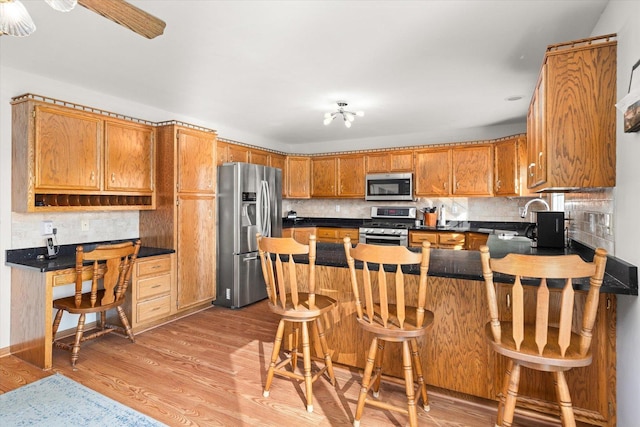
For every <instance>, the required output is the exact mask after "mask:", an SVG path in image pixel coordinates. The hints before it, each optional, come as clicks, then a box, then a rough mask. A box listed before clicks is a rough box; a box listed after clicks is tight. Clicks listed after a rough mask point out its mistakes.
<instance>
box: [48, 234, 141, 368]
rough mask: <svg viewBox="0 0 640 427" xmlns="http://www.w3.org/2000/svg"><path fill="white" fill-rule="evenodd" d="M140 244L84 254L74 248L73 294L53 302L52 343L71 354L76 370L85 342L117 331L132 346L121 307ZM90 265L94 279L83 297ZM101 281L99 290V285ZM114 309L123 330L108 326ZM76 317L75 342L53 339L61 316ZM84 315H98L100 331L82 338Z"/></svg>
mask: <svg viewBox="0 0 640 427" xmlns="http://www.w3.org/2000/svg"><path fill="white" fill-rule="evenodd" d="M139 250H140V240H138V241H137V242H136V243H135V245H134V244H133V243H132V242H125V243H118V244H114V245H100V246H97V247H96V248H95V249H93V250H91V251H89V252H85V251H84V247H83V246H81V245H80V246H78V247H77V248H76V290H75V294H74V295H73V296H70V297H66V298H60V299H57V300H54V301H53V308H56V309H58V312H57V313H56V317H55V319H54V321H53V335H52V336H53V343H54V345H55V346H56V347H58V348H62V349H64V350H67V351H70V352H71V366H73V367H74V369H75V366H76V362H77V360H78V353H79V352H80V344H81V343H83V342H84V341H87V340H91V339H94V338H98V337H100V336H102V335H104V334H108V333H110V332H113V331H114V330H117V331H119V332H121V333H123V334H126V335H127V337H129V339H130V340H131V342H134V337H133V333H132V332H131V327H130V326H129V321H128V320H127V315H126V314H125V312H124V310H123V308H122V304H123V303H124V301H125V293H126V291H127V287H128V286H129V283H130V281H131V273H132V271H133V264H134V263H135V261H136V258H137V257H138V251H139ZM85 261H90V262H92V272H93V277H92V279H91V291H90V292H87V293H82V270H83V267H84V262H85ZM100 281H102V289H99V286H98V285H99V282H100ZM112 308H115V309H116V310H117V312H118V316H119V317H120V321H121V322H122V326H117V325H110V324H107V319H106V313H107V310H111V309H112ZM65 311H67V312H69V313H71V314H79V315H80V317H79V318H78V326H77V328H76V334H75V340H74V342H73V343H72V344H71V343H65V342H62V341H61V340H57V339H56V333H57V332H58V327H59V326H60V320H61V319H62V315H63V313H64V312H65ZM87 313H100V325H99V327H100V328H99V330H97V331H96V332H94V333H92V334H90V335H86V336H85V335H84V332H85V330H84V322H85V317H86V315H87Z"/></svg>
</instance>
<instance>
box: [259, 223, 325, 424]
mask: <svg viewBox="0 0 640 427" xmlns="http://www.w3.org/2000/svg"><path fill="white" fill-rule="evenodd" d="M257 239H258V251H259V253H260V261H261V264H262V274H263V275H264V280H265V282H266V285H267V295H268V298H269V308H270V309H271V311H273V312H274V313H276V314H278V315H280V316H281V319H280V323H279V324H278V331H277V333H276V339H275V341H274V343H273V352H272V354H271V363H270V364H269V371H268V372H267V380H266V382H265V386H264V393H263V395H264V397H269V389H270V388H271V381H272V380H273V375H274V374H277V375H281V376H284V377H288V378H292V379H295V380H298V381H304V385H305V394H306V398H307V411H308V412H313V390H312V384H313V383H314V382H315V381H316V380H317V379H318V378H319V377H321V376H322V374H323V373H324V372H325V371H326V372H327V374H328V375H329V379H330V381H331V385H335V381H336V380H335V376H334V374H333V365H332V364H331V356H330V355H329V347H328V345H327V340H326V338H325V334H324V326H323V325H322V319H321V317H322V316H323V315H324V314H326V313H328V312H329V311H331V310H333V309H334V308H335V307H336V306H337V304H336V301H335V300H334V299H332V298H329V297H327V296H325V295H316V293H315V291H316V290H315V262H316V236H314V235H312V236H310V237H309V244H308V245H303V244H301V243H298V242H297V241H295V240H294V239H292V238H290V237H263V236H261V235H260V234H258V235H257ZM293 255H308V257H309V264H308V268H307V269H305V270H306V272H305V273H306V277H302V276H301V277H298V274H300V273H301V272H302V271H304V270H302V269H297V268H296V263H295V261H294V259H293ZM285 256H286V258H288V260H287V261H283V259H282V258H284V257H285ZM285 263H286V264H285ZM285 265H286V267H285ZM299 280H300V282H302V283H305V282H306V283H307V284H308V292H301V291H300V290H299V283H298V281H299ZM287 322H289V323H291V324H292V325H293V328H294V331H295V333H294V337H295V341H296V342H295V347H296V348H294V349H293V350H292V352H291V353H290V354H289V355H287V356H286V357H285V358H284V360H282V361H281V362H280V363H278V357H279V354H280V347H281V345H282V338H283V335H284V329H285V323H287ZM309 324H311V325H315V327H316V328H317V333H318V337H319V338H320V347H321V348H322V353H323V354H322V360H323V361H324V367H322V368H321V369H320V370H319V371H318V372H316V373H315V374H313V375H312V372H311V371H312V369H311V368H312V366H311V360H312V357H311V348H310V340H309ZM299 329H302V349H300V348H299V346H298V344H299V343H298V339H297V338H298V335H299V333H298V331H299ZM300 350H302V351H300ZM299 356H302V361H303V372H302V374H300V373H298V372H297V365H298V357H299ZM314 359H317V358H314ZM287 368H290V370H287Z"/></svg>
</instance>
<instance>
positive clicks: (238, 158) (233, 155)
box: [227, 144, 249, 163]
mask: <svg viewBox="0 0 640 427" xmlns="http://www.w3.org/2000/svg"><path fill="white" fill-rule="evenodd" d="M227 161H228V162H244V163H248V162H249V148H247V147H243V146H241V145H236V144H229V146H228V147H227Z"/></svg>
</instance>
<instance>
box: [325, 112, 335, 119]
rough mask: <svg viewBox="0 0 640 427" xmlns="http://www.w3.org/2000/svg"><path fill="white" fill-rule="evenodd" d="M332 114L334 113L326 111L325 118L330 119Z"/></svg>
mask: <svg viewBox="0 0 640 427" xmlns="http://www.w3.org/2000/svg"><path fill="white" fill-rule="evenodd" d="M331 116H333V113H324V118H325V119H330V118H332V117H331Z"/></svg>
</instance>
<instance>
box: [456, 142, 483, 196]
mask: <svg viewBox="0 0 640 427" xmlns="http://www.w3.org/2000/svg"><path fill="white" fill-rule="evenodd" d="M492 150H493V146H492V145H491V144H473V145H467V146H458V147H455V148H453V149H452V151H451V158H452V165H453V167H452V169H451V171H452V182H453V185H452V194H453V195H454V196H490V195H492V194H493V152H492Z"/></svg>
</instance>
